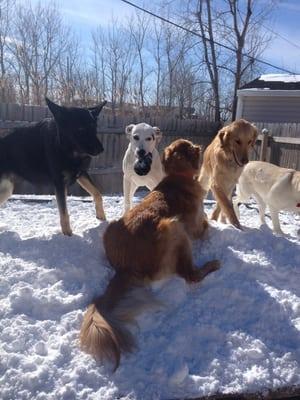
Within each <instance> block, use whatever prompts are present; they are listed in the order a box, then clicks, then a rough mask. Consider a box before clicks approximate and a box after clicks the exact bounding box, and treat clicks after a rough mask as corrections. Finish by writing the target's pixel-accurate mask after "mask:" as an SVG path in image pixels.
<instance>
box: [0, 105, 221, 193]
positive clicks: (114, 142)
mask: <svg viewBox="0 0 300 400" xmlns="http://www.w3.org/2000/svg"><path fill="white" fill-rule="evenodd" d="M50 116H51V114H50V112H49V110H48V108H47V107H39V106H27V105H13V104H0V134H1V132H3V133H4V132H6V131H7V130H8V129H11V128H13V127H15V126H22V125H25V124H30V123H32V122H35V121H39V120H41V119H43V118H45V117H50ZM142 121H143V122H146V123H148V124H150V125H152V126H158V127H159V128H160V129H161V131H162V133H163V138H162V140H161V142H160V145H159V150H160V151H162V149H163V148H164V147H166V146H167V145H168V144H169V143H171V142H172V141H173V140H175V139H177V138H180V137H184V138H186V139H189V140H192V141H193V142H195V143H199V144H201V145H202V146H204V147H205V146H207V144H208V143H209V142H210V141H211V139H212V138H213V137H214V135H215V134H216V133H217V131H218V129H219V127H220V126H219V124H217V123H214V122H209V121H203V120H199V119H191V120H179V119H176V118H170V117H169V118H164V117H149V118H143V119H142ZM138 122H141V119H139V117H138V116H118V117H116V118H114V117H113V116H112V115H111V114H110V113H109V112H107V111H106V110H105V109H104V111H103V112H101V114H100V115H99V118H98V136H99V139H100V140H101V142H102V144H103V147H104V152H103V153H101V154H100V155H99V156H98V157H94V158H93V160H92V163H91V168H90V174H91V176H92V178H93V180H94V181H95V183H96V185H97V186H98V187H99V188H100V190H101V192H102V193H106V194H109V193H121V192H122V178H123V175H122V168H121V167H122V159H123V156H124V153H125V151H126V148H127V146H128V139H127V138H126V135H125V127H126V125H129V124H132V123H138ZM15 192H16V193H20V194H25V193H34V194H49V193H53V188H50V187H49V186H45V185H31V184H29V183H27V182H24V181H19V182H17V184H16V187H15ZM69 192H70V194H73V195H85V194H86V192H85V191H83V190H82V189H81V188H80V187H79V185H77V184H76V185H73V186H72V187H71V188H70V191H69Z"/></svg>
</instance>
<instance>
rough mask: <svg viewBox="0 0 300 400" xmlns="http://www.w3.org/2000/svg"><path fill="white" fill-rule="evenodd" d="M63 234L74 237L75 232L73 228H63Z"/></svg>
mask: <svg viewBox="0 0 300 400" xmlns="http://www.w3.org/2000/svg"><path fill="white" fill-rule="evenodd" d="M62 233H63V234H64V235H65V236H72V235H73V232H72V229H71V228H63V229H62Z"/></svg>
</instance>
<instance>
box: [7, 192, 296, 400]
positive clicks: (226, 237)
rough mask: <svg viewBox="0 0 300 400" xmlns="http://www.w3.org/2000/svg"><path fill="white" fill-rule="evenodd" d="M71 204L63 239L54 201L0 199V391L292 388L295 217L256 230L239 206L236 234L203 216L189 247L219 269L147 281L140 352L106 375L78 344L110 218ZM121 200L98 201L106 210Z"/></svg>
mask: <svg viewBox="0 0 300 400" xmlns="http://www.w3.org/2000/svg"><path fill="white" fill-rule="evenodd" d="M68 206H69V212H70V220H71V225H72V228H73V232H74V235H73V236H72V237H64V236H63V235H62V234H61V233H60V229H59V225H58V212H57V208H56V205H55V202H54V201H53V200H52V199H51V198H48V199H46V200H43V201H42V202H30V203H29V202H28V201H25V200H24V201H23V200H16V199H13V200H11V201H8V202H7V203H6V204H5V205H4V206H2V207H1V208H0V221H1V227H0V261H1V278H0V352H1V358H0V391H1V399H2V400H8V399H18V400H22V399H37V400H42V399H45V400H46V399H47V400H52V399H53V400H54V399H55V400H56V399H66V400H67V399H68V400H70V399H89V400H96V399H97V400H99V399H103V400H109V399H116V398H119V399H122V398H123V399H144V400H148V399H149V400H150V399H170V398H174V399H175V398H177V399H180V398H183V397H184V398H189V397H190V398H192V397H197V396H198V397H200V396H206V395H212V394H216V393H217V392H219V393H232V392H256V391H263V390H265V389H267V388H268V389H276V388H282V387H286V386H299V385H300V333H299V330H300V285H299V283H300V251H299V250H300V240H299V238H298V237H297V230H298V228H299V226H297V224H298V223H299V217H296V218H295V216H294V215H289V214H282V215H281V220H282V227H283V230H284V231H285V232H286V233H287V236H285V237H281V236H276V235H274V234H273V233H272V231H271V230H270V229H269V228H268V227H266V226H264V227H262V228H261V229H259V228H258V215H257V212H256V211H255V210H253V209H252V210H249V209H247V208H245V207H244V206H242V207H241V222H242V224H243V225H244V227H245V229H244V231H242V232H241V231H238V230H236V229H235V228H233V227H231V226H227V225H222V224H220V223H215V222H213V223H211V227H210V229H209V234H208V238H207V240H205V241H202V242H201V241H196V242H195V243H194V247H193V254H194V258H195V261H196V263H197V265H199V266H201V265H203V264H204V263H205V262H206V261H208V260H211V259H214V258H218V259H219V260H220V261H221V265H222V266H221V269H220V270H219V271H217V272H214V273H213V274H211V275H209V276H208V277H207V278H206V279H205V280H204V281H203V282H202V283H201V284H197V285H191V286H189V285H187V284H186V282H185V281H184V280H182V279H181V278H179V277H176V276H175V277H172V278H170V279H167V280H164V281H161V282H158V283H156V284H155V285H153V287H152V288H151V290H152V291H153V292H154V294H155V296H157V298H158V299H159V300H161V302H162V303H163V304H164V307H162V308H160V309H155V310H151V311H148V312H147V313H144V314H142V315H141V316H140V317H139V319H138V325H137V326H134V327H132V329H133V332H134V335H135V337H136V339H137V343H138V349H137V350H136V351H135V352H134V353H132V354H130V355H126V356H123V357H122V360H121V365H120V367H119V369H118V370H117V371H116V373H114V374H113V373H112V372H111V366H110V365H101V364H100V363H97V362H95V361H94V360H93V359H92V358H91V357H89V356H88V355H86V354H84V353H82V352H81V351H80V349H79V346H78V344H79V343H78V333H79V329H80V324H81V321H82V318H83V314H84V311H85V309H86V306H87V305H88V304H89V303H90V302H91V300H92V299H93V297H94V296H96V295H99V294H100V293H102V292H103V291H104V290H105V287H106V286H107V283H108V281H109V279H110V278H111V276H112V274H113V272H112V271H111V269H110V268H109V264H108V261H107V260H106V257H105V254H104V250H103V246H102V241H101V237H102V235H103V232H104V230H105V227H106V225H107V223H100V224H99V222H98V221H97V220H96V218H95V214H94V207H93V204H92V203H91V202H86V201H85V202H81V201H76V200H75V199H68ZM122 206H123V204H122V198H121V197H117V196H114V197H105V198H104V207H105V210H106V212H107V215H108V218H109V219H113V218H117V217H119V216H120V215H121V213H122ZM211 206H212V204H211V203H207V204H206V211H208V212H210V210H211ZM297 218H298V219H297Z"/></svg>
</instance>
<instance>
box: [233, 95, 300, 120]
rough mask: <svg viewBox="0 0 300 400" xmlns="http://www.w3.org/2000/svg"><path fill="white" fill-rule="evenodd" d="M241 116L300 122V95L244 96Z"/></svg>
mask: <svg viewBox="0 0 300 400" xmlns="http://www.w3.org/2000/svg"><path fill="white" fill-rule="evenodd" d="M239 102H241V103H242V104H240V113H241V115H240V116H239V117H242V118H245V119H247V120H249V121H253V122H300V97H294V96H293V97H290V96H286V97H285V96H282V97H281V96H275V97H272V96H253V95H252V96H242V97H241V98H239Z"/></svg>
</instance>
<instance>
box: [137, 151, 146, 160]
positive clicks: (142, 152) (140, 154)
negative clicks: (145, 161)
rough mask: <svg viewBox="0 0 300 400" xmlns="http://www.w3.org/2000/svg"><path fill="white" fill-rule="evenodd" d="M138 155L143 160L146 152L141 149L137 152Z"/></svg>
mask: <svg viewBox="0 0 300 400" xmlns="http://www.w3.org/2000/svg"><path fill="white" fill-rule="evenodd" d="M136 154H137V156H138V157H139V158H142V157H144V156H145V154H146V152H145V150H144V149H139V150H138V151H137V152H136Z"/></svg>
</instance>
